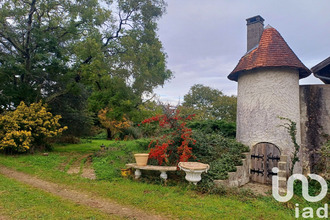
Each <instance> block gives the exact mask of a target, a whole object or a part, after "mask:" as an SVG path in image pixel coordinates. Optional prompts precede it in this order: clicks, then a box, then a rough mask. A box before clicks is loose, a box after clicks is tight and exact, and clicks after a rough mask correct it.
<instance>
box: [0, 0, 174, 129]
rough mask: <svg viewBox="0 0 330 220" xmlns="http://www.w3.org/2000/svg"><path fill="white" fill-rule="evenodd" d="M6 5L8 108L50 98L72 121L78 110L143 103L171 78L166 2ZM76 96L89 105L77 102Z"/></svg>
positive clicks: (2, 74) (2, 75)
mask: <svg viewBox="0 0 330 220" xmlns="http://www.w3.org/2000/svg"><path fill="white" fill-rule="evenodd" d="M0 7H1V8H0V80H1V82H0V86H1V89H0V105H1V109H2V110H3V109H12V108H15V107H16V106H17V105H18V104H19V102H20V101H25V102H26V103H32V102H36V101H39V100H40V99H43V100H45V101H46V102H48V103H49V106H51V107H52V108H53V109H54V111H56V113H57V114H61V113H64V117H63V120H66V121H70V120H71V122H72V119H74V118H76V119H79V118H80V119H81V118H82V117H77V114H78V113H83V114H84V117H86V118H87V117H88V114H87V113H86V112H85V111H83V109H84V108H86V106H90V110H93V111H94V113H96V112H97V111H98V110H100V109H103V108H105V107H109V108H111V109H116V108H117V109H120V110H122V109H124V108H126V107H127V105H128V103H129V106H130V108H127V109H131V108H137V106H138V105H139V104H140V103H141V102H142V101H141V100H142V97H143V95H144V94H146V93H151V92H152V91H153V89H154V88H155V87H156V86H158V85H163V84H164V83H165V81H166V80H168V79H169V78H171V76H172V73H171V72H170V71H169V70H168V69H167V68H166V54H165V53H164V52H163V49H162V44H161V42H160V41H159V39H158V36H157V34H156V30H157V19H159V18H160V17H161V16H162V14H163V13H164V11H165V3H164V1H163V0H116V1H111V0H103V1H101V0H100V1H98V0H15V1H12V0H4V1H2V2H1V3H0ZM123 88H124V90H125V91H127V92H126V93H123V92H122V89H123ZM109 96H111V98H113V97H117V99H116V98H113V99H112V101H109V99H108V98H109ZM88 97H89V99H88V101H89V105H87V101H86V100H87V98H88ZM118 97H122V99H120V100H127V102H117V101H114V100H118V99H119V98H118ZM77 100H80V101H79V103H86V104H82V105H72V103H74V101H77ZM95 103H97V105H96V104H95ZM125 106H126V107H125ZM120 110H117V112H119V111H120ZM127 111H128V110H127ZM72 115H75V117H74V118H73V117H72ZM76 119H74V120H76ZM78 127H81V126H78Z"/></svg>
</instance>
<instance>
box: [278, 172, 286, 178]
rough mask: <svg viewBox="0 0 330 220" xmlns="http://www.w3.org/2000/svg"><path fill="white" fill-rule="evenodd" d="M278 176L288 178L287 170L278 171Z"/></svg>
mask: <svg viewBox="0 0 330 220" xmlns="http://www.w3.org/2000/svg"><path fill="white" fill-rule="evenodd" d="M277 176H278V177H282V178H285V179H286V171H285V170H280V171H278V173H277Z"/></svg>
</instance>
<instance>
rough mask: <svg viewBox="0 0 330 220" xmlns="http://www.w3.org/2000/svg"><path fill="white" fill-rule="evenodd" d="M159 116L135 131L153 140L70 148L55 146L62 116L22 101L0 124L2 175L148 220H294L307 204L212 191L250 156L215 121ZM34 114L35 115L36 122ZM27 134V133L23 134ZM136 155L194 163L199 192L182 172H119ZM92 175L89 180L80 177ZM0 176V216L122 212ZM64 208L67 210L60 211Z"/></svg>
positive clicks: (91, 141) (174, 113)
mask: <svg viewBox="0 0 330 220" xmlns="http://www.w3.org/2000/svg"><path fill="white" fill-rule="evenodd" d="M164 112H165V113H164V114H162V115H157V116H152V117H150V118H147V119H145V120H143V121H142V122H141V123H140V124H138V125H137V126H136V128H135V129H140V130H141V132H143V133H148V134H153V135H155V136H149V137H147V138H138V139H134V138H133V136H132V137H130V138H129V139H131V140H119V137H120V136H118V138H117V140H106V137H107V134H106V132H101V133H99V134H98V135H96V136H94V137H89V138H81V139H80V140H79V143H71V144H69V143H60V141H58V142H54V140H62V138H60V139H58V134H60V133H62V132H64V131H65V129H66V128H65V127H62V126H61V125H60V124H59V123H58V120H59V116H53V115H52V114H51V113H50V112H48V111H47V109H46V108H45V107H44V106H43V105H42V104H41V103H37V104H33V105H31V106H27V105H25V104H24V103H21V105H20V106H19V107H18V108H17V110H15V111H12V112H9V113H8V114H5V115H3V116H2V118H1V121H0V122H1V123H0V126H1V127H2V128H5V129H2V131H3V133H1V135H2V136H1V137H2V140H3V141H4V143H2V145H1V146H2V148H1V150H2V152H3V154H2V155H0V158H1V159H0V166H1V169H5V168H10V169H12V170H16V171H19V172H21V173H24V174H27V175H30V176H31V178H32V177H34V178H38V179H40V180H41V181H47V184H48V185H51V184H53V183H55V184H59V185H61V186H63V187H65V189H66V190H75V191H78V192H83V193H85V194H89V195H90V196H93V197H98V198H100V199H104V200H106V201H115V202H116V203H119V204H120V205H122V206H124V207H128V208H129V209H132V210H133V209H139V210H142V211H143V212H145V213H147V216H149V215H150V216H152V215H155V216H158V215H160V216H162V217H166V218H183V219H191V218H198V219H210V218H225V219H245V218H249V219H260V218H267V219H279V218H281V219H291V218H292V217H293V216H294V212H293V207H294V204H295V202H297V201H299V204H305V203H306V202H304V200H303V198H302V197H301V196H300V197H299V196H296V197H295V198H294V200H291V201H290V202H287V203H278V202H277V201H275V200H274V199H273V198H272V197H271V194H270V192H269V194H268V196H261V195H258V194H255V193H253V192H252V191H251V190H248V189H245V188H243V189H240V188H227V187H224V186H218V187H217V186H215V185H214V183H213V180H216V179H226V178H227V176H228V172H232V171H235V169H236V166H237V165H240V161H241V159H242V158H243V156H242V154H241V153H243V152H245V151H247V150H248V148H247V147H246V146H244V145H242V144H240V143H238V142H236V141H235V139H234V134H235V126H234V125H233V124H232V123H228V122H225V121H219V120H218V121H217V120H212V121H211V120H203V121H196V120H194V117H196V115H193V114H192V115H185V116H183V115H181V113H180V111H178V110H176V109H172V110H171V109H169V108H167V109H166V108H165V111H164ZM41 113H43V115H44V118H42V117H41V116H42V114H41ZM35 115H38V117H33V116H35ZM13 118H15V120H13ZM41 121H42V123H41ZM122 129H123V130H122V133H125V132H126V133H129V132H128V131H124V130H125V129H128V128H127V127H125V128H122ZM28 131H31V132H30V134H29V135H26V134H27V133H29V132H28ZM120 133H121V132H120ZM54 134H56V136H57V138H56V137H55V136H54ZM118 135H119V134H118ZM120 135H122V134H120ZM6 137H9V138H7V139H6ZM54 138H55V139H54ZM123 138H124V139H125V137H123ZM126 139H128V138H127V137H126ZM36 141H38V144H35V145H34V146H39V147H38V148H37V149H33V151H31V150H32V149H31V148H27V147H25V146H31V144H29V145H27V144H26V143H36ZM74 141H77V140H76V139H74ZM24 151H25V153H24ZM26 152H28V153H26ZM140 152H148V153H150V157H149V162H148V164H155V165H163V166H167V165H177V163H178V162H179V161H198V162H202V163H207V164H209V165H210V167H211V168H210V170H209V172H208V173H204V174H203V175H202V181H201V182H199V183H198V184H197V186H195V185H193V184H189V183H188V182H187V181H186V180H185V178H184V176H185V173H184V172H182V171H179V170H177V171H176V172H170V173H169V177H168V179H167V180H166V181H164V180H162V179H160V178H159V172H156V171H147V172H145V171H144V174H143V175H142V177H141V178H140V179H138V180H135V179H134V176H128V177H123V176H122V175H121V168H125V164H127V163H131V162H134V156H133V154H134V153H140ZM91 170H92V172H93V173H92V175H88V174H86V175H84V174H85V172H87V173H88V171H89V172H90V171H91ZM89 174H90V173H89ZM0 177H1V186H0V192H1V197H0V207H1V209H0V216H1V215H4V216H7V217H9V218H14V219H22V218H23V219H34V218H37V217H38V218H40V217H41V218H64V219H73V218H77V219H81V218H96V219H104V218H122V217H125V215H121V213H119V214H118V215H111V217H109V216H107V214H106V213H105V212H104V211H103V210H99V209H98V208H94V207H87V209H86V207H85V206H88V204H87V205H86V204H80V205H78V204H75V202H74V201H68V200H66V199H63V198H61V196H58V195H54V194H53V193H50V192H47V191H46V192H45V189H38V187H37V189H35V188H31V187H32V186H30V185H29V184H26V183H24V180H23V182H22V180H17V178H16V177H11V176H8V175H6V174H4V173H3V171H1V174H0ZM314 193H317V192H314ZM102 201H103V200H102ZM312 205H314V206H315V207H317V204H308V206H312ZM306 206H307V204H306ZM19 207H24V208H19ZM53 207H55V208H53ZM50 209H51V210H52V211H49V210H50ZM63 209H64V210H66V212H62V210H63ZM137 216H139V215H137ZM126 217H127V216H126Z"/></svg>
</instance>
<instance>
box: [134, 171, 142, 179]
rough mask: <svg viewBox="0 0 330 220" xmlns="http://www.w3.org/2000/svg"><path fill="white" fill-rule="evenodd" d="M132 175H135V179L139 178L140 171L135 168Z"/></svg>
mask: <svg viewBox="0 0 330 220" xmlns="http://www.w3.org/2000/svg"><path fill="white" fill-rule="evenodd" d="M134 175H135V179H139V178H140V176H141V171H140V169H136V170H135V172H134Z"/></svg>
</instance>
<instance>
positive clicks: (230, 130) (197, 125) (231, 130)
mask: <svg viewBox="0 0 330 220" xmlns="http://www.w3.org/2000/svg"><path fill="white" fill-rule="evenodd" d="M187 127H189V128H192V129H193V130H199V131H201V132H203V133H213V132H216V133H220V134H222V135H223V136H224V137H229V138H235V136H236V124H235V123H233V122H226V121H224V120H204V121H191V122H189V123H187Z"/></svg>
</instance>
